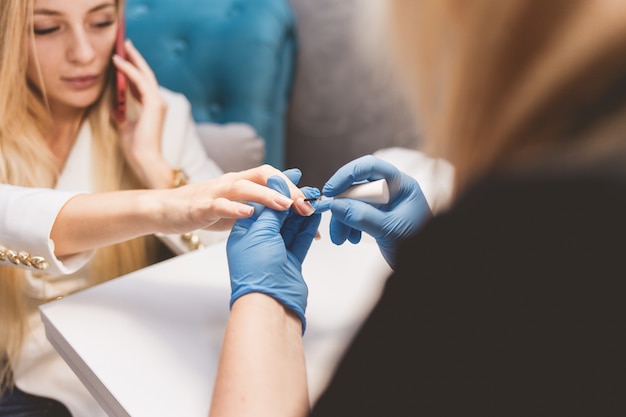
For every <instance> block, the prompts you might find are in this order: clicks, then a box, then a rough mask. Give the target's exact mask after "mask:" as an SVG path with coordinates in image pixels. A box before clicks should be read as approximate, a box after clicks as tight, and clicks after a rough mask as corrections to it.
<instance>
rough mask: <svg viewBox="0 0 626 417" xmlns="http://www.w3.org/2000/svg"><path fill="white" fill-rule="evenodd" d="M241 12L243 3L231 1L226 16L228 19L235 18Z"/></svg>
mask: <svg viewBox="0 0 626 417" xmlns="http://www.w3.org/2000/svg"><path fill="white" fill-rule="evenodd" d="M242 12H243V5H242V4H241V3H233V4H232V5H231V6H230V8H229V9H228V12H227V13H226V17H227V18H229V19H235V18H237V17H239V16H240V15H241V13H242Z"/></svg>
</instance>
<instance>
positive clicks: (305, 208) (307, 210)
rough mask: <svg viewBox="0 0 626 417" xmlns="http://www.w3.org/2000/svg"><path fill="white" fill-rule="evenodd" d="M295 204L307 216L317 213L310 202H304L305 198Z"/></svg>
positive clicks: (299, 199)
mask: <svg viewBox="0 0 626 417" xmlns="http://www.w3.org/2000/svg"><path fill="white" fill-rule="evenodd" d="M294 204H295V206H296V208H297V209H298V211H299V212H300V213H302V214H303V215H305V216H310V215H311V214H313V213H314V212H315V207H313V206H312V205H311V203H309V202H308V201H304V198H298V199H297V200H296V201H295V203H294Z"/></svg>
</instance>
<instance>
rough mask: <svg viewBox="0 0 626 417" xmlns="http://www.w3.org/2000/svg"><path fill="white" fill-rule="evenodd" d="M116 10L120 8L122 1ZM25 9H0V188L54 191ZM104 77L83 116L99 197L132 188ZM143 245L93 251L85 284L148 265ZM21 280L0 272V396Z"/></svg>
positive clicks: (16, 335) (15, 272)
mask: <svg viewBox="0 0 626 417" xmlns="http://www.w3.org/2000/svg"><path fill="white" fill-rule="evenodd" d="M117 3H118V7H120V8H122V7H124V3H123V0H118V2H117ZM33 4H34V0H2V1H1V2H0V92H1V94H0V182H2V183H6V184H13V185H21V186H29V187H54V186H55V184H56V181H57V178H58V176H59V174H60V172H59V171H58V169H57V168H56V166H57V165H56V164H55V161H54V156H53V154H52V152H51V151H50V150H49V148H48V146H47V144H46V142H45V140H44V135H45V132H47V131H48V130H49V128H50V126H51V125H52V124H53V123H54V121H53V120H52V119H51V118H50V112H49V111H48V106H47V100H46V95H45V91H38V90H37V89H35V88H34V87H33V86H32V85H31V84H30V83H29V82H28V80H27V76H26V68H27V65H28V50H29V48H32V47H33V42H34V35H33V25H32V22H33V7H34V6H33ZM39 70H40V72H41V71H44V70H45V69H41V68H40V69H39ZM112 74H113V72H112V69H111V71H110V76H109V82H108V85H107V86H106V87H105V89H104V92H103V94H102V96H101V97H100V99H99V100H98V101H97V102H96V103H95V104H94V105H93V106H91V108H89V109H86V110H85V113H84V116H83V120H84V121H88V122H89V125H90V127H91V131H92V135H93V152H94V154H95V155H97V157H94V158H93V161H95V163H94V165H93V177H94V178H96V179H97V181H98V183H97V184H95V185H94V186H95V187H96V188H97V190H99V191H109V190H119V189H127V188H137V187H138V183H137V180H136V178H135V177H134V176H133V175H132V174H131V171H130V169H129V167H128V166H127V165H126V163H125V160H124V158H123V156H122V153H121V151H120V148H119V146H118V131H117V129H116V127H115V125H114V124H113V123H112V122H111V120H110V115H109V112H110V103H111V99H112V94H113V88H114V85H113V75H112ZM44 89H45V86H44ZM150 243H152V242H151V240H149V239H135V240H132V241H129V242H125V243H122V244H119V245H114V246H111V247H107V248H103V249H100V250H98V251H97V252H96V255H95V256H94V258H93V259H92V261H91V262H90V264H89V265H88V268H89V276H90V280H91V282H92V283H94V284H95V283H98V282H102V281H105V280H107V279H110V278H113V277H116V276H119V275H121V274H124V273H127V272H130V271H133V270H136V269H138V268H140V267H143V266H145V265H147V264H148V263H149V262H151V261H152V259H149V258H150V257H149V255H148V253H150V251H149V250H148V249H147V247H148V245H149V244H150ZM0 244H1V242H0ZM25 274H26V272H25V271H24V270H21V269H17V268H12V267H9V266H1V267H0V388H1V391H0V394H1V392H4V390H5V389H6V388H7V387H10V386H11V384H12V381H11V375H10V363H11V361H14V360H15V359H16V358H17V357H18V355H19V351H20V349H21V346H22V343H23V340H24V335H25V332H26V331H27V329H26V317H27V304H26V301H27V300H26V298H25V293H24V290H25V287H24V284H25V279H24V276H25ZM43 279H45V277H44V278H43ZM6 358H8V359H9V360H8V361H7V360H6Z"/></svg>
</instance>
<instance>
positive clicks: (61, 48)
mask: <svg viewBox="0 0 626 417" xmlns="http://www.w3.org/2000/svg"><path fill="white" fill-rule="evenodd" d="M123 7H124V5H123V3H122V2H121V0H118V1H116V0H3V1H2V2H0V57H1V58H0V93H1V94H0V218H1V220H0V387H1V396H0V416H14V415H15V416H17V415H25V414H23V413H28V415H29V416H37V415H47V416H52V415H55V416H56V415H59V416H61V415H69V413H71V414H72V415H73V416H75V417H79V416H89V417H93V416H98V415H104V412H103V411H102V409H101V408H100V407H99V406H98V404H97V403H96V402H95V400H94V399H93V398H92V397H91V396H90V395H89V393H88V392H87V391H86V389H85V388H84V387H83V386H82V384H81V383H80V382H79V380H78V379H77V378H76V377H75V376H74V374H73V373H72V371H71V370H70V369H69V367H68V366H67V365H66V364H65V363H64V362H63V360H62V359H61V357H60V356H59V355H58V354H57V353H56V352H55V351H54V349H53V348H52V346H51V345H50V344H49V343H48V342H47V340H46V337H45V334H44V331H43V326H42V323H41V320H40V318H39V315H38V312H37V306H38V305H39V304H41V303H42V302H46V301H48V300H52V299H55V298H58V297H62V296H64V295H66V294H69V293H72V292H74V291H78V290H80V289H83V288H86V287H88V286H90V285H93V284H96V283H98V282H102V281H105V280H107V279H110V278H113V277H116V276H119V275H121V274H124V273H127V272H130V271H132V270H135V269H138V268H141V267H144V266H146V265H149V264H150V263H152V262H154V261H155V260H157V259H158V245H157V240H156V238H154V236H152V235H154V234H157V235H158V236H159V238H160V239H161V240H163V241H164V242H166V243H167V244H168V246H170V247H174V248H178V247H179V246H180V239H181V234H186V233H189V232H193V231H195V232H194V233H196V235H197V236H198V237H199V238H200V241H199V242H192V243H196V244H197V243H205V244H208V243H210V242H212V241H215V240H218V239H222V238H225V236H224V232H223V231H224V230H228V229H229V228H230V227H231V226H232V223H233V222H234V220H235V219H238V218H244V217H248V216H250V215H251V214H252V212H253V209H252V207H251V206H249V205H248V204H246V202H248V201H254V202H258V203H261V204H264V205H267V206H270V207H273V208H276V209H285V208H287V207H290V206H291V205H292V204H293V203H294V200H297V201H296V205H295V207H296V209H297V210H299V211H300V212H301V213H303V214H307V213H308V212H310V211H312V208H311V207H310V205H308V203H304V202H302V200H301V198H302V196H303V195H302V193H301V191H300V190H298V189H297V188H296V187H295V186H294V185H293V184H291V183H290V184H291V191H292V193H293V194H292V195H290V196H289V197H285V196H283V195H282V194H280V193H278V192H276V191H274V190H271V189H269V188H267V187H266V186H265V184H266V180H267V178H268V177H269V176H271V175H275V174H277V173H278V172H279V171H277V170H276V169H274V168H272V167H270V166H262V167H259V168H255V169H251V170H248V171H243V172H238V173H228V174H224V175H222V174H223V173H222V172H221V171H220V169H219V168H218V167H217V165H216V164H215V163H214V162H213V161H211V160H210V159H208V158H207V157H206V155H205V153H204V152H203V149H202V147H201V144H200V142H199V140H198V138H197V136H196V135H195V133H194V130H193V125H192V123H191V116H190V112H189V110H190V109H189V103H188V102H187V100H186V99H185V98H184V97H183V96H181V95H180V94H175V93H173V92H171V91H167V90H165V89H162V88H160V87H159V86H158V84H157V80H156V79H155V77H154V75H153V73H152V71H151V70H150V68H149V67H148V65H147V64H146V62H145V61H144V60H143V59H142V57H141V55H140V54H139V53H138V52H137V50H136V49H135V48H134V47H133V46H132V44H130V43H128V42H127V43H126V46H125V47H126V52H127V56H128V59H127V60H124V59H122V58H120V57H117V56H113V50H114V44H115V38H116V31H117V26H118V25H119V21H118V15H119V13H118V12H119V10H121V9H122V8H123ZM112 58H113V59H112ZM115 69H119V70H121V71H122V72H124V73H125V75H126V76H127V78H128V80H129V83H130V87H131V88H130V89H129V95H130V96H131V97H130V100H131V103H130V108H129V117H128V120H127V121H125V122H121V123H117V122H116V121H113V120H112V117H111V103H112V95H113V91H114V77H113V72H114V70H115ZM290 177H291V179H292V180H294V181H296V182H297V179H298V172H297V171H292V172H291V173H290ZM184 182H188V183H189V184H188V185H184ZM201 229H207V230H201ZM209 230H212V231H209ZM220 231H221V232H220ZM150 236H152V237H150ZM207 273H210V271H207ZM77 317H80V312H77Z"/></svg>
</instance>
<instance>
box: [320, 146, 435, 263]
mask: <svg viewBox="0 0 626 417" xmlns="http://www.w3.org/2000/svg"><path fill="white" fill-rule="evenodd" d="M381 178H384V179H386V180H387V183H388V185H389V193H390V199H389V203H387V204H377V205H375V206H374V205H371V204H368V203H364V202H362V201H357V200H352V199H349V198H345V199H344V198H342V199H334V200H333V199H328V200H322V201H321V202H320V204H319V206H318V211H325V210H328V209H330V210H331V212H332V217H331V220H330V238H331V240H332V242H333V243H335V244H337V245H341V244H342V243H344V242H345V241H346V239H347V240H349V241H350V242H352V243H358V242H359V241H360V240H361V231H363V232H366V233H368V234H370V235H372V236H373V237H374V238H375V239H376V242H377V243H378V247H379V248H380V251H381V252H382V254H383V256H384V258H385V260H386V261H387V263H388V264H389V265H390V266H391V267H393V266H394V261H395V255H396V252H397V245H398V243H399V242H400V241H401V240H403V239H406V238H408V237H409V236H411V235H412V234H413V233H415V231H417V230H418V229H419V228H420V227H421V226H422V225H423V224H424V222H425V221H426V220H427V219H429V218H430V217H431V211H430V207H429V206H428V202H427V201H426V198H425V197H424V194H423V193H422V190H421V188H420V186H419V184H418V183H417V181H416V180H415V179H414V178H413V177H411V176H409V175H407V174H405V173H403V172H401V171H400V170H398V169H397V168H396V167H395V166H394V165H392V164H390V163H389V162H386V161H383V160H382V159H379V158H376V157H374V156H372V155H367V156H363V157H361V158H358V159H355V160H354V161H351V162H349V163H347V164H346V165H344V166H343V167H341V168H340V169H339V170H337V172H336V173H335V174H334V175H333V176H332V177H331V178H330V179H329V180H328V181H327V182H326V184H325V185H324V188H323V189H322V193H323V194H324V195H325V196H327V197H333V196H336V195H337V194H339V193H341V192H343V191H345V190H346V189H348V188H349V187H350V186H352V185H353V184H354V183H357V182H361V181H364V180H368V181H374V180H378V179H381Z"/></svg>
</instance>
